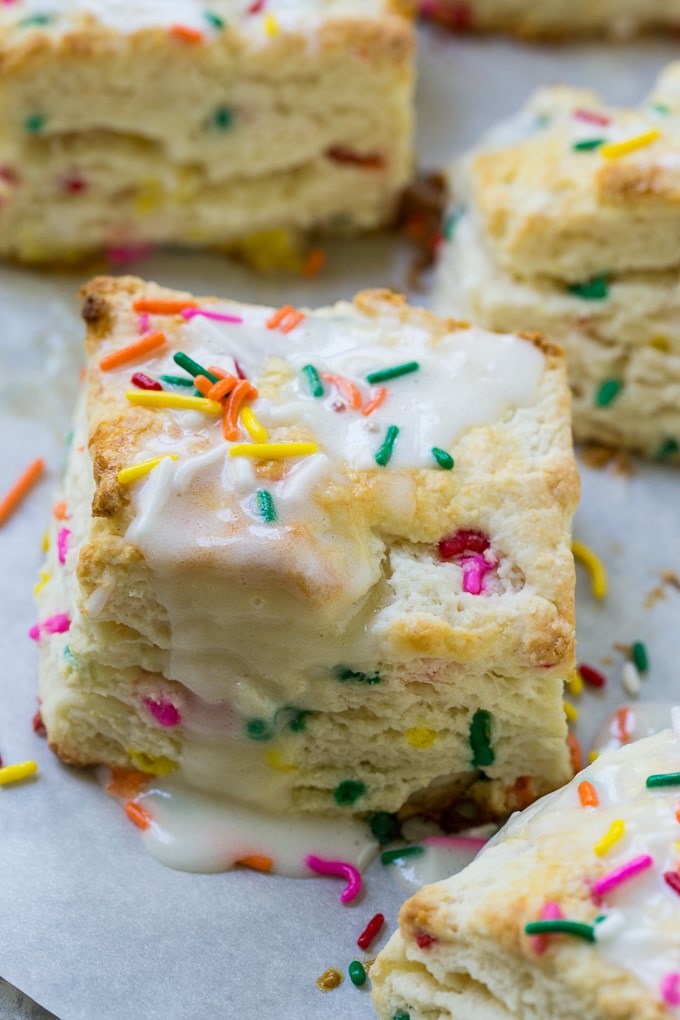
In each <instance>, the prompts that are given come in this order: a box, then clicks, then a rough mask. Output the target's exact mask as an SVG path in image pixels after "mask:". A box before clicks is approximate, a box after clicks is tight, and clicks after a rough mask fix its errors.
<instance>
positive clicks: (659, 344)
mask: <svg viewBox="0 0 680 1020" xmlns="http://www.w3.org/2000/svg"><path fill="white" fill-rule="evenodd" d="M649 346H650V347H653V348H654V349H655V350H657V351H663V353H664V354H665V353H666V351H670V349H671V345H670V341H669V340H668V339H667V338H666V337H665V336H653V337H652V339H651V340H650V341H649Z"/></svg>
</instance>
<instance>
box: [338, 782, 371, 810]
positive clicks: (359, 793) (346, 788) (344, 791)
mask: <svg viewBox="0 0 680 1020" xmlns="http://www.w3.org/2000/svg"><path fill="white" fill-rule="evenodd" d="M365 793H366V785H365V783H362V782H361V781H360V780H358V779H344V780H343V781H342V783H340V784H339V786H336V788H335V789H334V790H333V797H334V798H335V803H336V804H337V805H338V807H351V806H352V805H353V804H355V803H356V801H358V800H359V798H360V797H363V795H364V794H365Z"/></svg>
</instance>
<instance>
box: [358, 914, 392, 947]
mask: <svg viewBox="0 0 680 1020" xmlns="http://www.w3.org/2000/svg"><path fill="white" fill-rule="evenodd" d="M384 923H385V915H384V914H376V915H375V917H372V918H371V920H370V921H369V922H368V924H367V925H366V927H365V928H364V930H363V931H362V933H361V935H360V936H359V938H358V939H357V945H358V947H359V949H368V947H369V946H370V944H371V942H372V941H373V939H374V938H375V937H376V936H377V934H378V932H379V931H380V929H381V928H382V926H383V925H384Z"/></svg>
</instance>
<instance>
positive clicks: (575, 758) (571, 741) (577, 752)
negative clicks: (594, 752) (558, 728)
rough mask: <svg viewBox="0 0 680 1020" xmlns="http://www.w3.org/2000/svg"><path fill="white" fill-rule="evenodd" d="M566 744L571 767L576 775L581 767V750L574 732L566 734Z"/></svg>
mask: <svg viewBox="0 0 680 1020" xmlns="http://www.w3.org/2000/svg"><path fill="white" fill-rule="evenodd" d="M567 745H568V747H569V757H570V759H571V767H572V769H573V770H574V775H576V773H577V772H580V771H581V769H582V768H583V751H582V750H581V745H580V744H579V742H578V739H577V737H576V734H575V733H568V734H567Z"/></svg>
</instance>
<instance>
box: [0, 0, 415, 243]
mask: <svg viewBox="0 0 680 1020" xmlns="http://www.w3.org/2000/svg"><path fill="white" fill-rule="evenodd" d="M208 6H209V8H210V10H209V12H208V14H209V15H210V17H208V16H207V15H206V5H204V4H202V3H200V2H199V0H173V2H172V3H168V4H163V5H160V6H159V5H153V4H151V3H150V2H144V0H142V2H141V3H139V4H137V5H133V4H127V5H126V4H125V3H122V2H120V0H96V2H95V0H92V2H88V3H85V2H82V3H81V2H80V0H73V2H66V0H63V2H60V3H57V2H56V0H55V2H52V3H47V4H45V3H40V4H38V3H34V2H33V0H19V2H17V3H14V4H12V5H11V6H4V7H2V8H1V9H0V111H1V112H2V130H1V131H0V168H1V172H0V197H1V198H2V209H3V211H2V216H3V229H2V237H1V238H0V255H3V256H5V257H9V258H13V259H18V260H21V261H24V262H31V263H62V262H64V261H69V260H76V259H80V258H82V257H83V256H85V255H88V254H90V253H96V252H101V251H102V250H107V251H110V252H111V254H112V257H123V256H124V254H125V251H126V250H127V249H129V248H133V249H134V248H137V247H139V246H146V245H167V244H182V245H188V246H192V247H206V246H207V247H213V248H220V249H223V248H226V249H229V250H234V249H236V250H239V249H240V248H241V249H242V245H243V244H246V246H247V247H246V251H249V250H251V249H252V250H258V249H259V248H264V249H265V250H267V251H269V252H270V253H271V251H272V249H274V248H276V247H278V248H279V249H282V250H284V251H285V250H287V245H286V240H285V238H289V239H290V241H289V243H288V247H292V248H293V249H294V245H295V242H296V239H298V238H301V237H302V236H303V235H305V234H306V233H308V232H310V231H316V230H317V229H321V230H327V231H331V232H339V233H356V232H360V231H364V230H370V229H373V228H375V227H378V226H380V225H381V224H384V223H385V222H386V221H388V220H389V219H390V217H391V216H392V214H393V211H394V208H395V205H396V203H397V201H398V196H399V194H400V192H401V190H402V188H403V187H404V185H405V184H406V183H407V182H408V180H409V177H410V174H411V169H412V120H413V117H412V93H413V58H414V37H413V27H412V22H411V19H410V17H409V4H408V3H400V2H396V0H371V2H370V3H360V2H358V0H325V2H323V3H318V2H316V0H314V2H312V0H298V2H296V3H294V4H289V3H286V2H284V0H271V2H269V3H268V4H267V6H266V10H264V11H263V12H262V13H252V14H251V13H248V10H249V8H250V7H252V4H250V3H248V2H246V0H215V2H214V3H212V4H211V5H208ZM83 96H86V97H87V101H86V102H83ZM282 235H283V239H282ZM258 257H259V260H260V261H261V262H262V261H263V260H264V261H265V262H266V259H265V258H264V256H262V255H261V253H260V254H259V256H258ZM253 260H254V261H255V260H256V259H255V258H254V259H253Z"/></svg>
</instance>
